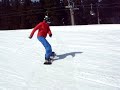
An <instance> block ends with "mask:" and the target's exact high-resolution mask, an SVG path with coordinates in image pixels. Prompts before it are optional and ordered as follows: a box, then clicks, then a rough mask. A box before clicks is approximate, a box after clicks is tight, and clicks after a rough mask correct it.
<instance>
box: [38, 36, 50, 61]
mask: <svg viewBox="0 0 120 90" xmlns="http://www.w3.org/2000/svg"><path fill="white" fill-rule="evenodd" d="M37 38H38V40H39V41H40V42H41V43H42V45H43V46H44V47H45V50H46V53H45V58H46V59H47V60H49V58H50V56H51V54H52V48H51V45H50V44H49V42H48V41H47V40H46V39H45V38H44V37H42V36H40V37H37Z"/></svg>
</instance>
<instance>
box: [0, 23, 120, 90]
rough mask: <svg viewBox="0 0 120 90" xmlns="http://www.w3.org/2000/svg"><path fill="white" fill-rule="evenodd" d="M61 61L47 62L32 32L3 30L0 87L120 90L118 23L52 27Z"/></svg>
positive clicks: (0, 34) (1, 89) (53, 42)
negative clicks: (48, 63) (30, 36)
mask: <svg viewBox="0 0 120 90" xmlns="http://www.w3.org/2000/svg"><path fill="white" fill-rule="evenodd" d="M51 30H52V32H53V37H52V38H49V37H47V39H48V40H49V42H50V44H51V45H52V47H53V50H54V51H55V52H56V53H57V55H58V57H59V59H57V60H56V61H54V62H53V64H52V65H50V66H46V65H43V62H44V53H45V51H44V48H43V46H42V45H41V43H40V42H39V41H38V40H37V39H36V34H37V33H35V35H34V37H33V38H32V39H28V36H29V34H30V32H31V31H32V30H31V29H30V30H15V31H0V90H120V25H119V24H116V25H87V26H84V25H83V26H54V27H51Z"/></svg>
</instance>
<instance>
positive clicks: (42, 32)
mask: <svg viewBox="0 0 120 90" xmlns="http://www.w3.org/2000/svg"><path fill="white" fill-rule="evenodd" d="M36 30H38V34H37V37H39V36H43V37H45V38H46V36H47V34H49V35H50V34H52V33H51V30H50V28H49V25H48V24H47V23H46V22H45V21H43V22H40V23H39V24H38V25H36V26H35V27H34V29H33V31H32V32H31V34H30V36H31V37H33V35H34V33H35V31H36Z"/></svg>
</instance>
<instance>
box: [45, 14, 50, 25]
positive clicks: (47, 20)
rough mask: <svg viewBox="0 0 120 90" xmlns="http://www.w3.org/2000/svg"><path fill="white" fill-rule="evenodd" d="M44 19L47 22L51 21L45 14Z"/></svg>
mask: <svg viewBox="0 0 120 90" xmlns="http://www.w3.org/2000/svg"><path fill="white" fill-rule="evenodd" d="M44 20H45V21H46V22H47V23H48V24H50V23H51V22H50V18H49V17H48V16H45V17H44Z"/></svg>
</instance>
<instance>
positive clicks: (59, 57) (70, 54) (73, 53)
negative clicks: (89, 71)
mask: <svg viewBox="0 0 120 90" xmlns="http://www.w3.org/2000/svg"><path fill="white" fill-rule="evenodd" d="M81 53H83V52H70V53H65V54H61V55H56V56H57V59H54V60H61V59H64V58H66V57H67V56H72V57H75V55H76V54H81Z"/></svg>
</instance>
